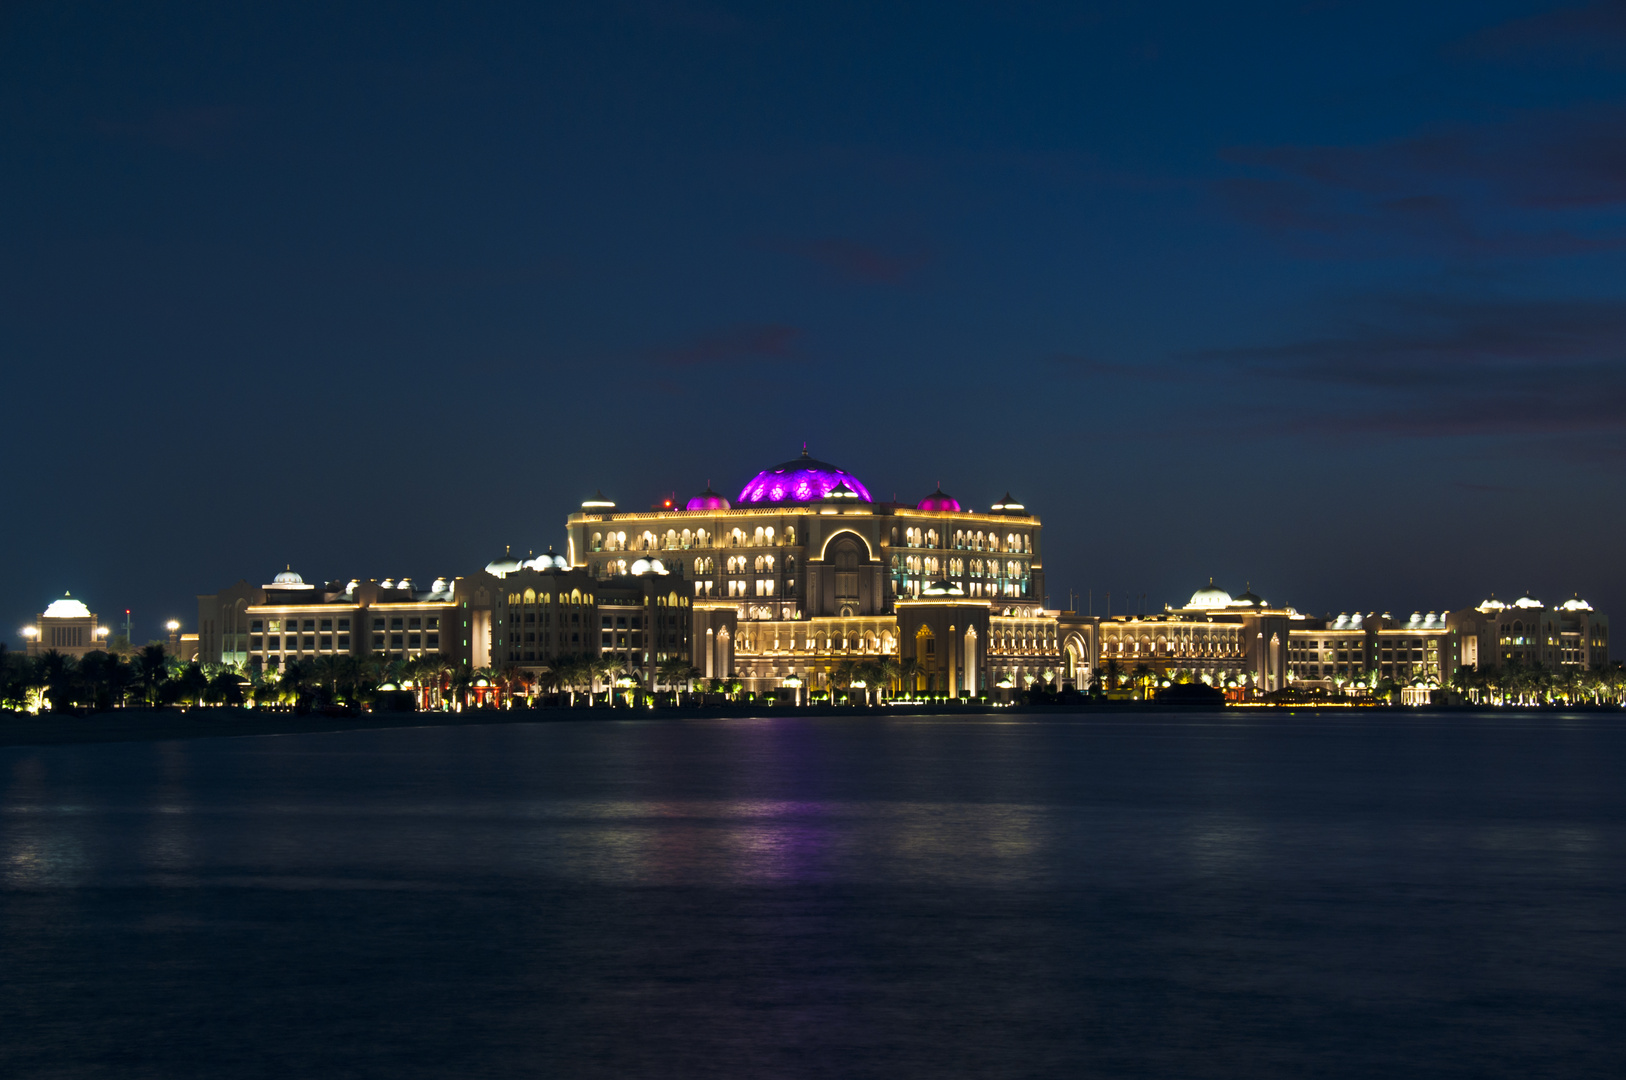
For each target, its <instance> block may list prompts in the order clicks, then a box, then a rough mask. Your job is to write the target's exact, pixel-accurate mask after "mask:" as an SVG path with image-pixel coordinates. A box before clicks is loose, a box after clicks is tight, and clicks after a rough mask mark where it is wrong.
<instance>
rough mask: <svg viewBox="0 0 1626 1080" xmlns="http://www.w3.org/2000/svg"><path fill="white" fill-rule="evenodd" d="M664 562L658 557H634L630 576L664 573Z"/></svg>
mask: <svg viewBox="0 0 1626 1080" xmlns="http://www.w3.org/2000/svg"><path fill="white" fill-rule="evenodd" d="M665 573H666V564H665V563H663V562H661V561H660V560H659V559H634V560H633V561H632V576H633V577H643V576H645V575H646V574H665Z"/></svg>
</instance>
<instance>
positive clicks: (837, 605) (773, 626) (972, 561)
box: [497, 449, 1091, 697]
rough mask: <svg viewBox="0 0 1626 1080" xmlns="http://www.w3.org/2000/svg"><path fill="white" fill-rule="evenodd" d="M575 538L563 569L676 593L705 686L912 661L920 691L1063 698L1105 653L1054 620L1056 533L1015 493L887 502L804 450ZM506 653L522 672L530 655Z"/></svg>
mask: <svg viewBox="0 0 1626 1080" xmlns="http://www.w3.org/2000/svg"><path fill="white" fill-rule="evenodd" d="M566 534H567V552H568V555H567V557H566V558H565V559H563V560H562V562H563V564H564V565H568V566H569V567H570V568H571V570H572V571H573V572H578V573H582V574H584V575H585V576H586V578H587V579H588V580H589V581H594V582H600V583H603V584H609V583H613V582H616V581H620V580H624V579H625V578H627V577H633V578H639V577H654V578H658V579H661V580H663V581H665V582H666V583H667V585H666V587H665V588H664V593H665V595H664V596H663V597H662V599H663V600H664V602H665V604H666V605H668V607H669V609H670V611H676V612H685V611H686V612H687V613H688V618H687V619H684V620H681V622H682V623H683V625H684V628H685V629H686V631H687V637H686V639H678V638H674V637H673V635H672V634H671V632H670V630H669V629H668V628H667V627H665V626H657V627H656V628H655V629H654V631H653V633H654V635H655V638H656V647H657V648H658V649H659V650H661V651H669V650H672V649H680V650H681V651H682V652H683V653H685V654H686V655H687V656H688V658H689V659H690V662H691V663H692V664H693V665H694V666H695V667H696V668H697V669H698V670H699V671H700V672H701V674H702V676H703V677H705V678H723V679H733V680H738V681H739V682H740V683H741V684H742V685H743V686H744V688H745V689H747V690H751V691H756V692H763V691H767V690H772V689H777V688H779V687H781V686H783V685H785V681H786V680H787V679H792V678H793V677H794V679H796V680H799V681H800V682H801V683H802V684H803V685H805V686H808V687H810V688H812V687H817V686H820V685H823V684H825V683H827V682H828V681H829V678H830V676H831V674H832V672H833V671H835V669H836V667H837V665H839V664H841V663H842V662H843V661H852V660H881V659H890V660H893V661H897V662H900V663H904V662H912V670H913V674H912V676H910V681H912V682H913V685H906V686H904V687H903V689H904V690H905V691H906V692H917V693H933V694H942V695H947V696H950V697H959V696H971V697H977V696H983V695H986V694H988V693H989V692H990V690H991V689H994V688H1012V687H1015V688H1025V687H1027V686H1029V685H1031V684H1033V683H1035V682H1039V681H1041V680H1043V681H1044V682H1045V683H1047V684H1048V685H1052V686H1055V687H1057V688H1060V685H1061V682H1062V681H1065V680H1066V679H1067V677H1068V675H1069V673H1070V672H1072V671H1073V670H1075V669H1076V670H1082V669H1084V668H1085V667H1087V664H1088V659H1089V656H1090V652H1091V650H1090V645H1089V640H1088V638H1089V634H1088V630H1087V628H1086V627H1085V625H1084V622H1085V621H1084V620H1074V621H1076V622H1077V624H1078V625H1076V626H1068V625H1066V623H1067V621H1068V620H1067V619H1066V617H1065V613H1063V612H1060V611H1055V610H1051V609H1047V608H1046V607H1045V606H1044V557H1043V552H1044V545H1043V524H1042V523H1041V521H1040V520H1039V518H1038V517H1036V516H1035V515H1033V514H1031V513H1029V512H1028V510H1027V508H1026V507H1025V506H1023V505H1022V504H1020V503H1018V502H1017V501H1016V500H1014V499H1013V498H1011V497H1010V496H1009V495H1008V494H1007V495H1006V497H1005V498H1004V499H1002V500H999V501H997V502H995V503H994V504H993V505H992V506H991V507H990V508H989V510H987V511H986V512H980V513H979V512H977V511H973V510H967V509H965V508H964V507H962V506H961V505H960V503H959V502H958V500H956V499H955V498H954V497H953V496H951V495H948V494H946V493H944V492H943V491H942V490H941V488H939V489H938V490H937V491H934V492H932V493H931V494H930V495H928V496H926V497H925V498H924V499H921V500H920V501H919V502H918V503H912V504H906V503H880V502H876V501H875V500H874V499H873V498H872V497H871V495H870V493H869V490H868V489H867V488H866V487H865V485H864V484H863V482H862V481H860V480H859V479H858V478H857V477H855V476H853V475H852V474H850V473H848V472H846V471H845V470H843V469H841V468H838V467H837V466H834V465H831V464H828V463H826V462H822V461H818V460H816V459H814V458H812V457H809V456H808V455H807V453H806V450H805V449H804V451H803V455H802V456H801V457H800V458H796V459H793V460H791V461H787V462H784V463H783V464H780V465H777V466H774V467H773V468H770V469H765V470H763V471H762V472H760V473H758V474H757V475H756V477H754V478H753V479H752V480H751V481H750V483H748V484H746V485H745V487H744V488H743V489H742V490H741V492H740V494H739V496H738V498H737V499H734V500H730V499H728V498H726V497H725V496H723V495H721V494H719V493H718V492H715V491H712V490H711V489H710V488H708V489H707V490H706V491H703V492H701V493H700V494H699V495H696V496H694V497H693V498H691V499H689V500H688V501H687V503H686V504H684V506H682V507H681V508H679V507H678V506H677V505H675V504H671V503H667V504H662V505H659V506H656V507H653V508H651V509H650V510H647V511H626V510H620V509H618V508H617V507H616V506H615V505H614V504H613V503H611V502H610V501H609V500H606V499H604V498H602V496H600V497H598V498H595V499H590V500H588V501H587V502H585V503H583V504H582V508H581V510H580V511H579V512H577V513H574V514H572V515H570V517H569V520H568V521H567V522H566ZM601 587H602V586H601ZM538 591H539V592H540V590H538ZM573 591H574V590H573ZM510 599H512V597H511V596H510ZM650 610H652V611H653V614H654V615H655V616H656V618H661V617H662V613H661V612H660V611H658V610H654V609H650ZM532 614H533V613H532V612H529V611H527V612H525V613H524V614H523V615H522V616H521V617H522V618H528V617H530V616H531V615H532ZM535 614H541V613H540V612H537V613H535ZM601 618H602V617H601ZM646 618H647V616H646ZM512 619H513V616H512V615H510V616H508V619H507V620H506V622H505V621H502V620H499V624H498V630H499V634H498V637H499V638H501V637H502V633H501V631H502V630H503V629H504V627H505V626H506V627H507V629H508V635H509V638H510V641H511V639H512V635H513V632H514V630H515V629H517V628H518V627H519V626H520V625H528V624H516V623H514V622H513V621H512ZM645 625H646V631H645V632H646V635H647V634H648V633H650V631H649V629H648V623H647V622H646V624H645ZM618 633H619V628H618ZM508 648H509V653H510V658H511V659H514V658H513V655H512V654H513V653H514V652H519V653H520V658H518V659H516V660H514V662H520V663H524V662H525V660H524V659H523V653H524V651H528V650H515V649H514V648H513V647H512V644H510V645H509V646H508ZM497 651H498V652H499V653H501V652H502V651H503V646H502V645H501V644H499V645H498V646H497ZM653 659H654V658H653V657H651V658H650V659H649V662H653Z"/></svg>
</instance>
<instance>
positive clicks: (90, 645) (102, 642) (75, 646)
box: [23, 593, 109, 656]
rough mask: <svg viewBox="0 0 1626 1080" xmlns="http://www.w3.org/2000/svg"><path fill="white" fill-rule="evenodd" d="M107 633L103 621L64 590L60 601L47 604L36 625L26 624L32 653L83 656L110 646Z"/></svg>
mask: <svg viewBox="0 0 1626 1080" xmlns="http://www.w3.org/2000/svg"><path fill="white" fill-rule="evenodd" d="M108 633H109V630H108V628H107V627H105V626H103V625H102V624H101V620H99V619H97V618H96V616H95V615H94V614H93V613H92V612H91V610H90V609H89V608H88V607H86V606H85V605H84V603H83V602H82V601H79V600H75V599H74V598H73V596H72V595H70V594H69V593H63V594H62V598H61V599H60V600H53V601H51V602H50V603H49V604H47V605H46V607H45V610H44V611H42V612H40V614H39V616H38V617H37V618H36V619H35V620H34V625H32V626H25V627H23V637H24V638H25V639H26V640H27V642H28V655H29V656H39V655H40V654H41V653H47V652H52V651H55V652H59V653H61V654H63V655H64V656H84V655H85V654H86V653H88V652H94V651H96V650H97V649H105V648H107V635H108Z"/></svg>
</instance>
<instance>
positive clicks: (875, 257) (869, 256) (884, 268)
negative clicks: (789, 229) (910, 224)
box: [771, 239, 933, 285]
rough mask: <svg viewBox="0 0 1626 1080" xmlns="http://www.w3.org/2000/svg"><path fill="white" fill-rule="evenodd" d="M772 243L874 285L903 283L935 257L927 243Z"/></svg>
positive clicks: (828, 241)
mask: <svg viewBox="0 0 1626 1080" xmlns="http://www.w3.org/2000/svg"><path fill="white" fill-rule="evenodd" d="M771 246H772V247H773V248H774V249H775V250H778V251H783V252H786V253H788V254H791V255H795V256H797V257H798V258H802V259H806V260H808V261H809V262H812V263H816V264H818V265H819V266H822V267H824V268H825V269H827V270H831V271H833V272H834V273H835V274H836V275H837V276H838V277H842V278H845V279H847V280H849V281H859V282H864V283H866V284H872V285H897V284H900V283H902V282H903V281H905V280H907V279H908V278H910V277H912V276H913V275H914V274H915V273H917V272H918V271H919V270H921V269H922V268H923V267H925V266H927V265H929V264H930V263H931V262H932V260H933V256H932V254H931V253H930V252H929V251H927V250H926V249H925V248H924V247H915V248H911V249H908V250H888V249H886V248H883V247H880V246H877V245H875V244H866V243H863V242H860V241H857V240H845V239H826V240H808V241H791V242H781V243H776V244H773V245H771Z"/></svg>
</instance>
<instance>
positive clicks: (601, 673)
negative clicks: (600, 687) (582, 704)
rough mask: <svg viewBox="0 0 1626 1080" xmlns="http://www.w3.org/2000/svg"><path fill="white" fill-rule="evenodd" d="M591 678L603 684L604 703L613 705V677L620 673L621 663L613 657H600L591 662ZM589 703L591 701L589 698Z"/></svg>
mask: <svg viewBox="0 0 1626 1080" xmlns="http://www.w3.org/2000/svg"><path fill="white" fill-rule="evenodd" d="M592 671H593V678H594V679H595V680H597V681H600V682H603V683H604V684H605V690H604V703H605V704H606V705H614V704H615V677H616V676H617V675H619V674H620V673H621V661H620V659H619V658H617V657H614V656H608V655H606V656H600V657H599V658H598V659H596V660H594V661H593V662H592ZM588 700H589V701H591V700H592V699H591V698H589V699H588Z"/></svg>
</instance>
